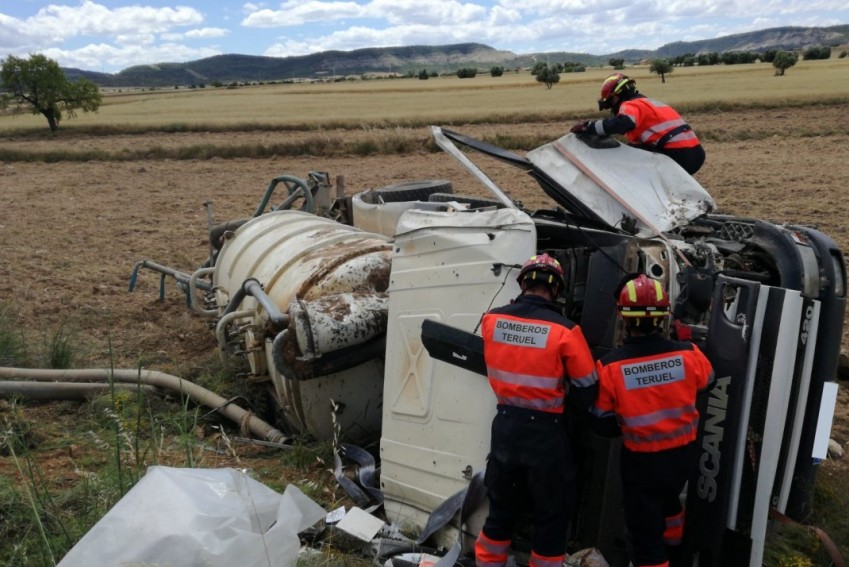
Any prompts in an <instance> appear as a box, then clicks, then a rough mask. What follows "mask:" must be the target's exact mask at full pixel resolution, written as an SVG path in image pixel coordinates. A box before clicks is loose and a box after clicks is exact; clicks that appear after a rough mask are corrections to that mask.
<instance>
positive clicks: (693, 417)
mask: <svg viewBox="0 0 849 567" xmlns="http://www.w3.org/2000/svg"><path fill="white" fill-rule="evenodd" d="M596 366H597V371H598V379H599V385H598V397H597V398H596V402H595V405H594V407H593V408H592V412H593V413H594V414H595V415H596V416H598V417H602V418H604V417H606V416H610V415H615V416H616V419H617V421H618V422H619V426H620V428H621V430H622V443H623V445H625V447H626V448H627V449H630V450H631V451H636V452H656V451H663V450H666V449H672V448H675V447H681V446H683V445H686V444H687V443H689V442H691V441H693V440H694V439H695V438H696V433H697V429H698V425H699V412H698V410H697V409H696V393H697V392H698V391H701V390H704V389H706V388H707V387H708V386H710V385H711V384H712V383H713V368H712V367H711V365H710V362H709V361H708V359H707V357H705V355H704V354H703V353H702V351H700V350H699V348H698V347H697V346H696V345H694V344H692V343H689V342H680V341H671V340H668V339H666V338H664V337H661V336H650V337H638V338H632V339H629V340H627V341H626V343H625V344H624V345H623V346H622V347H620V348H618V349H616V350H613V351H611V352H610V353H608V354H607V355H605V356H604V357H602V358H601V359H600V360H599V361H598V362H597V363H596Z"/></svg>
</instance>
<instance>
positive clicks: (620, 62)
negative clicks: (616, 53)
mask: <svg viewBox="0 0 849 567" xmlns="http://www.w3.org/2000/svg"><path fill="white" fill-rule="evenodd" d="M607 62H608V63H609V64H610V66H611V67H613V68H614V69H617V70H618V69H624V68H625V60H624V59H622V58H619V57H612V58H610V59H608V60H607Z"/></svg>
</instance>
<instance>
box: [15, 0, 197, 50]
mask: <svg viewBox="0 0 849 567" xmlns="http://www.w3.org/2000/svg"><path fill="white" fill-rule="evenodd" d="M202 22H203V16H202V15H201V13H200V12H198V11H197V10H195V9H194V8H188V7H185V6H178V7H177V8H152V7H146V6H138V5H135V6H127V7H123V8H115V9H110V8H107V7H106V6H104V5H102V4H97V3H95V2H92V1H91V0H84V1H83V2H81V3H80V4H79V5H77V6H59V5H49V6H47V7H45V8H42V9H40V10H39V11H38V12H37V13H36V14H35V15H34V16H31V17H29V18H26V19H25V20H18V25H17V26H16V27H17V28H18V29H19V30H20V31H21V33H22V34H24V35H26V36H28V37H31V38H33V40H37V39H38V38H42V39H43V41H41V42H40V43H42V44H43V45H55V44H56V43H62V42H64V41H66V40H68V39H70V38H72V37H76V36H114V35H121V34H137V33H144V34H153V33H165V32H168V31H170V30H172V29H173V28H177V27H183V26H193V25H197V24H200V23H202Z"/></svg>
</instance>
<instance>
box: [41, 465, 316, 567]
mask: <svg viewBox="0 0 849 567" xmlns="http://www.w3.org/2000/svg"><path fill="white" fill-rule="evenodd" d="M326 514H327V512H326V511H325V510H324V509H322V508H321V507H320V506H319V505H318V504H316V503H315V502H313V501H312V500H310V499H309V498H308V497H307V496H305V495H304V494H303V493H302V492H301V491H300V490H298V489H297V487H295V486H292V485H289V486H287V487H286V490H285V491H284V493H283V494H282V495H281V494H279V493H277V492H275V491H274V490H272V489H270V488H268V487H267V486H265V485H263V484H262V483H260V482H258V481H256V480H254V479H252V478H250V477H249V476H248V475H247V474H245V473H243V472H241V471H238V470H235V469H181V468H170V467H150V468H149V469H148V471H147V474H145V476H144V477H143V478H142V479H141V480H140V481H139V482H138V484H136V486H134V487H133V488H132V489H131V490H130V491H129V492H128V493H127V494H126V495H125V496H124V498H122V499H121V500H120V501H119V502H118V503H117V504H116V505H115V506H114V507H113V508H112V509H111V510H110V511H109V512H108V513H107V514H106V515H105V516H104V517H103V518H101V520H100V521H99V522H98V523H97V524H95V525H94V527H93V528H92V529H91V530H89V532H88V533H87V534H86V535H85V536H83V538H82V539H81V540H80V541H79V542H78V543H77V545H75V546H74V547H73V549H71V551H69V552H68V554H67V555H66V556H65V557H64V558H63V559H62V561H60V562H59V566H58V567H91V566H93V565H102V566H116V567H117V566H124V565H127V566H129V565H133V566H137V565H145V566H154V565H155V566H162V567H165V566H169V567H171V566H174V567H177V566H179V567H194V566H197V567H201V566H204V567H209V566H219V565H221V566H224V565H228V566H229V565H238V566H239V567H253V566H256V567H289V566H292V565H295V563H296V562H297V557H298V550H299V548H300V541H299V539H298V533H299V532H301V531H303V530H305V529H306V528H308V527H309V526H311V525H313V524H314V523H316V522H317V521H318V520H320V519H322V518H324V517H325V515H326Z"/></svg>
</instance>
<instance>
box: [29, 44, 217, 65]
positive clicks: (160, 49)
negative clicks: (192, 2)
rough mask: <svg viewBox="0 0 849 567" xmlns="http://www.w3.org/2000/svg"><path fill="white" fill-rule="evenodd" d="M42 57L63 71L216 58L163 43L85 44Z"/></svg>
mask: <svg viewBox="0 0 849 567" xmlns="http://www.w3.org/2000/svg"><path fill="white" fill-rule="evenodd" d="M42 53H44V55H46V56H47V57H49V58H51V59H55V60H57V61H60V62H61V64H62V66H64V67H78V68H82V69H101V68H103V67H109V68H115V69H124V68H126V67H130V66H133V65H152V64H155V63H163V62H175V63H176V62H185V61H193V60H195V59H203V58H204V57H211V56H213V55H220V54H221V51H219V50H217V49H210V48H202V49H193V48H189V47H186V46H185V45H180V44H175V43H165V44H159V45H153V46H151V45H133V46H130V45H127V46H121V47H116V46H114V45H108V44H105V43H98V44H89V45H86V46H84V47H81V48H79V49H74V50H64V49H57V48H51V49H45V50H44V51H42Z"/></svg>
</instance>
